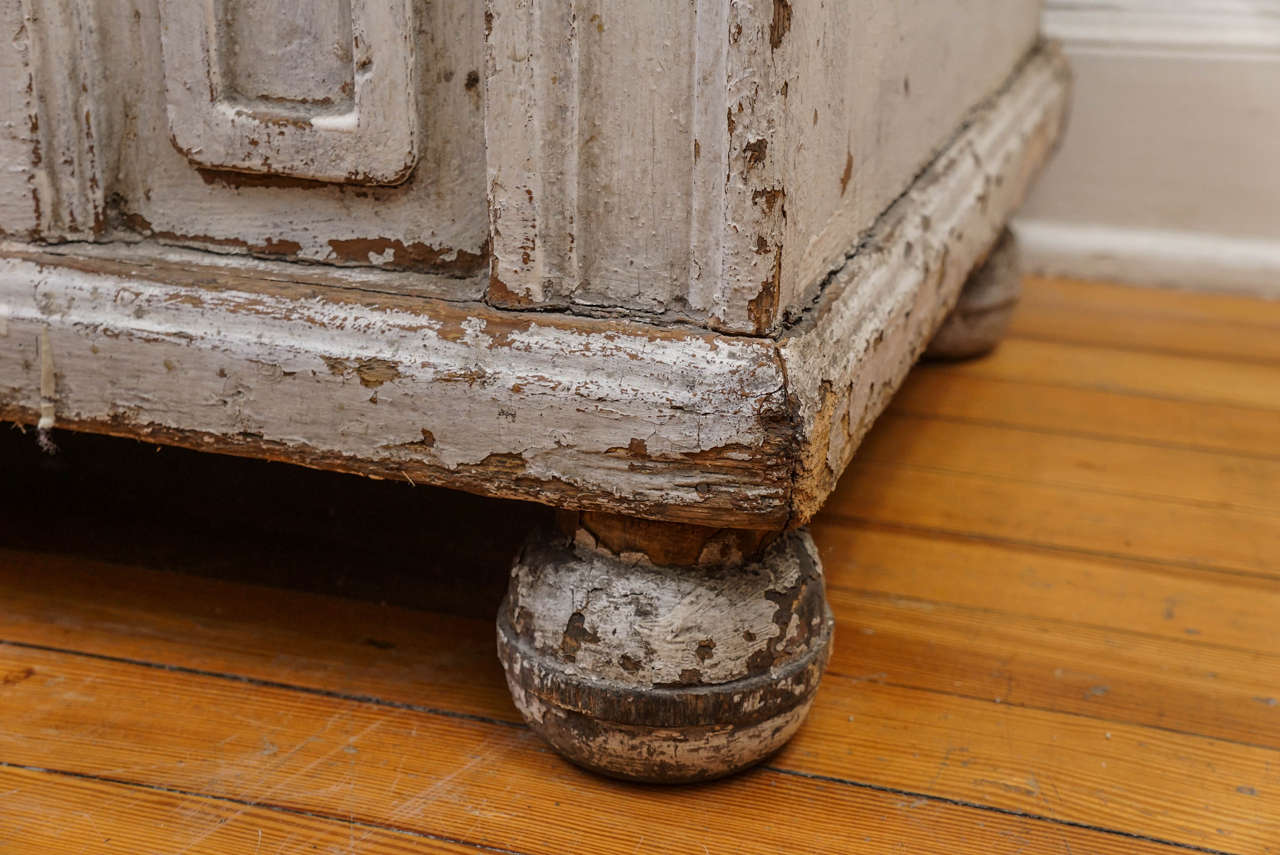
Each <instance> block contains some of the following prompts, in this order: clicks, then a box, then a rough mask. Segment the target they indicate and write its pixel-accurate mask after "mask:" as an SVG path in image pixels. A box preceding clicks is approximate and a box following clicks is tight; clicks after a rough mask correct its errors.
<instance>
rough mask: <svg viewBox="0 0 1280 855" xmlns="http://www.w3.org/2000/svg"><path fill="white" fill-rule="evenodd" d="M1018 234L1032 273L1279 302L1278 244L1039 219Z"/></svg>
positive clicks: (1017, 225) (1024, 223) (1021, 225)
mask: <svg viewBox="0 0 1280 855" xmlns="http://www.w3.org/2000/svg"><path fill="white" fill-rule="evenodd" d="M1014 230H1015V232H1016V233H1017V235H1018V239H1019V241H1020V243H1021V245H1022V258H1023V264H1024V265H1025V267H1026V269H1027V271H1028V272H1029V273H1038V274H1043V275H1049V276H1073V277H1077V278H1082V279H1106V280H1112V281H1116V282H1133V283H1137V284H1143V285H1157V286H1163V287H1168V288H1180V289H1186V290H1195V291H1220V292H1224V293H1238V294H1251V295H1255V296H1261V297H1269V298H1272V299H1280V240H1261V239H1251V238H1241V237H1235V236H1231V235H1220V234H1209V233H1205V232H1178V231H1164V230H1159V229H1135V228H1122V227H1118V226H1105V225H1089V224H1075V223H1060V222H1052V221H1046V220H1037V219H1023V220H1016V221H1015V222H1014Z"/></svg>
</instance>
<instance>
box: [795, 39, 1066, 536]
mask: <svg viewBox="0 0 1280 855" xmlns="http://www.w3.org/2000/svg"><path fill="white" fill-rule="evenodd" d="M1068 90H1069V78H1068V72H1067V68H1066V65H1065V63H1064V61H1063V60H1062V57H1061V54H1060V53H1059V52H1058V50H1057V48H1056V47H1053V46H1048V47H1045V48H1043V49H1042V50H1040V51H1038V52H1037V53H1036V54H1035V55H1033V56H1032V57H1031V58H1030V59H1029V60H1028V61H1027V62H1026V63H1024V64H1023V65H1022V67H1021V68H1020V69H1019V71H1018V73H1017V74H1016V75H1015V76H1014V78H1013V80H1012V81H1011V83H1010V84H1009V85H1008V86H1007V87H1006V88H1005V89H1004V90H1003V91H1002V92H1001V93H1000V95H999V96H998V97H997V98H996V100H995V101H994V102H993V103H992V104H990V105H989V106H987V107H986V108H984V109H983V110H981V111H980V112H979V113H978V114H977V115H975V116H974V117H973V119H972V121H971V122H970V124H969V126H968V127H967V128H966V129H965V130H964V132H963V133H961V134H960V136H959V137H958V138H957V139H956V140H955V141H954V142H953V143H952V144H951V145H950V146H949V147H948V148H947V150H946V151H945V152H944V153H943V154H942V155H941V156H940V157H939V158H938V159H937V160H936V161H935V162H934V163H933V164H931V165H930V167H929V169H928V170H926V171H925V172H924V173H923V174H922V175H921V176H920V178H919V179H917V180H916V182H915V183H914V184H913V185H912V187H911V189H910V190H909V191H908V192H907V193H906V194H905V195H903V196H902V197H901V198H900V199H899V200H898V201H897V202H896V203H895V204H894V205H893V206H892V207H891V208H890V209H889V210H888V211H887V212H886V213H885V214H884V215H883V217H881V219H880V222H879V223H878V224H877V226H876V228H875V230H874V231H873V233H872V235H871V237H870V238H869V240H868V241H867V242H866V243H864V244H863V245H861V246H859V247H858V248H857V249H856V251H855V252H853V253H852V254H851V255H850V257H849V258H848V261H847V263H846V264H845V265H844V266H843V267H842V268H841V269H840V270H839V271H838V272H837V273H836V275H835V276H834V278H833V279H832V281H831V282H830V283H829V284H828V285H827V287H826V289H825V290H824V292H823V295H822V298H821V301H820V302H819V304H818V306H817V307H816V308H815V309H814V310H813V311H812V312H811V313H810V314H809V315H808V316H807V317H806V318H805V319H804V320H803V321H802V322H801V323H800V324H799V325H797V326H796V327H795V328H793V329H791V330H789V331H788V332H787V333H786V334H785V335H783V336H782V337H781V339H780V340H779V347H780V350H781V353H782V357H783V361H784V362H785V364H786V366H787V369H786V370H787V377H788V380H789V385H788V389H789V392H790V393H791V394H792V395H794V396H795V397H794V400H795V401H796V403H797V405H798V412H797V421H798V432H799V437H798V438H799V442H800V447H801V448H802V449H803V452H802V458H801V460H800V461H799V464H798V468H797V473H796V483H795V490H794V493H793V495H792V505H793V508H794V513H795V518H796V520H798V521H804V520H807V519H808V518H809V517H811V516H812V515H813V514H814V513H815V512H816V511H817V510H818V508H819V507H821V504H822V502H823V500H824V499H825V498H826V497H827V494H828V493H830V492H831V490H832V488H833V487H834V486H835V482H836V479H837V478H839V476H840V473H841V472H843V471H844V467H845V466H846V465H847V464H848V462H849V459H850V458H851V457H852V456H853V453H854V451H855V450H856V448H857V446H858V443H859V442H860V441H861V439H862V437H863V436H864V435H865V434H866V432H867V430H869V429H870V427H871V424H872V422H873V421H874V420H875V418H876V416H878V415H879V414H880V411H881V410H883V409H884V407H885V405H886V404H887V403H888V401H889V398H890V397H891V396H892V395H893V393H894V391H896V390H897V388H898V386H899V385H901V383H902V380H903V378H904V377H905V376H906V374H907V371H908V370H910V368H911V366H912V365H913V364H914V363H915V361H916V359H917V358H918V357H919V356H920V354H921V353H922V352H923V350H924V348H925V346H926V345H927V344H928V341H929V338H930V337H931V336H932V335H933V334H934V332H935V331H936V330H937V328H938V327H939V326H940V325H941V323H942V321H943V319H944V318H945V317H946V315H947V313H948V312H949V311H950V310H951V308H952V307H953V306H954V305H955V302H956V299H957V297H958V296H959V293H960V289H961V287H962V285H963V284H964V282H965V279H966V278H967V277H968V276H969V274H970V272H971V271H972V270H973V269H974V267H975V266H976V264H977V263H978V262H980V261H981V260H982V259H983V258H984V257H985V256H986V254H987V252H988V251H989V249H990V248H991V247H992V246H993V245H994V244H995V242H996V240H997V238H998V237H999V235H1000V233H1001V231H1002V230H1003V229H1004V226H1005V223H1006V222H1007V220H1008V218H1009V215H1010V213H1011V212H1012V211H1013V210H1014V209H1015V208H1016V207H1017V205H1018V204H1019V203H1020V202H1021V201H1022V198H1023V196H1024V195H1025V194H1026V191H1027V188H1028V186H1029V184H1030V182H1031V180H1032V178H1033V177H1034V175H1035V173H1036V172H1037V170H1038V168H1039V167H1040V165H1041V164H1043V162H1044V161H1045V159H1046V158H1047V157H1048V155H1049V152H1050V149H1051V148H1052V146H1053V143H1054V141H1055V140H1056V139H1057V138H1058V136H1059V134H1060V132H1061V128H1062V123H1063V121H1064V120H1065V116H1066V106H1067V93H1068Z"/></svg>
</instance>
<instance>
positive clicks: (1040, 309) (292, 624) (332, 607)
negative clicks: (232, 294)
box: [0, 281, 1280, 855]
mask: <svg viewBox="0 0 1280 855" xmlns="http://www.w3.org/2000/svg"><path fill="white" fill-rule="evenodd" d="M1028 288H1029V292H1028V294H1027V297H1026V299H1025V301H1024V304H1023V306H1022V307H1021V309H1020V312H1019V315H1018V317H1017V320H1016V323H1015V329H1014V331H1013V333H1012V336H1011V338H1010V339H1009V340H1008V341H1007V342H1006V343H1005V344H1004V345H1003V346H1002V347H1001V348H1000V350H999V351H998V352H997V353H996V354H994V355H993V356H991V357H988V358H985V359H982V360H979V361H976V362H971V363H967V364H960V365H926V366H921V367H920V368H918V369H917V370H916V371H915V372H914V373H913V375H912V377H911V379H910V380H909V381H908V383H907V386H906V387H905V388H904V390H903V391H902V392H901V394H900V395H899V396H898V398H897V400H896V401H895V403H894V404H893V406H892V408H891V410H890V412H889V413H888V414H886V416H885V417H884V418H883V419H882V420H881V421H880V423H879V424H878V426H877V427H876V428H875V430H874V431H873V433H872V435H871V436H870V438H869V439H868V441H867V442H866V444H865V446H864V447H863V448H862V450H861V451H860V452H859V454H858V457H857V459H856V461H855V463H854V464H853V466H852V467H851V468H850V469H849V471H848V473H847V474H846V475H845V476H844V479H843V481H842V482H841V484H840V488H839V490H838V492H837V494H836V495H835V496H834V497H833V499H832V500H831V502H830V503H829V505H828V507H827V508H826V510H825V511H824V512H823V514H822V516H821V518H820V519H819V520H818V521H817V522H816V523H815V524H814V526H813V532H814V535H815V537H816V538H817V541H818V543H819V546H820V548H821V551H822V554H823V558H824V560H825V564H826V568H827V573H828V585H829V595H830V599H831V603H832V607H833V609H834V611H835V614H836V617H837V621H838V629H837V637H836V650H835V654H834V657H833V659H832V661H831V666H830V670H829V671H828V673H827V676H826V678H825V680H824V682H823V685H822V688H821V690H820V692H819V695H818V700H817V702H816V703H815V705H814V708H813V712H812V714H811V717H810V719H809V721H808V723H807V724H806V725H805V726H804V728H803V729H802V730H801V732H800V733H799V735H798V736H797V737H796V738H795V740H794V741H793V742H792V743H791V744H790V745H789V746H788V747H787V748H786V749H785V750H784V751H783V752H782V753H780V754H779V755H777V756H776V757H775V758H773V759H772V760H771V761H770V762H769V763H768V764H767V765H765V766H764V767H761V768H758V769H756V770H753V771H751V772H749V773H747V774H743V775H741V776H738V777H736V778H733V779H731V780H727V781H722V782H717V783H714V784H709V785H702V786H697V787H689V788H677V789H662V788H655V787H643V786H630V785H625V784H621V783H617V782H612V781H607V780H602V779H600V778H596V777H593V776H591V775H589V774H586V773H583V772H581V771H579V770H577V769H575V768H573V767H571V766H569V765H567V764H565V763H564V762H562V761H560V760H559V759H558V758H557V757H556V755H554V754H552V753H551V752H550V751H548V750H547V749H546V748H544V747H543V746H542V745H541V744H540V743H539V742H538V740H537V739H535V738H534V737H532V736H531V734H530V733H529V732H528V731H527V730H526V729H525V728H524V727H523V726H522V725H521V724H520V723H519V720H518V717H517V715H516V713H515V711H514V710H513V708H512V706H511V704H510V701H509V700H508V698H507V694H506V690H505V688H504V687H503V684H502V678H501V674H500V672H499V669H498V666H497V664H496V661H495V659H494V652H493V639H492V624H491V621H490V619H489V616H490V615H491V614H492V613H493V611H494V610H495V608H496V605H497V598H498V597H499V596H500V593H501V587H502V580H503V573H504V569H505V568H504V567H503V566H502V565H503V562H504V561H505V556H506V554H508V552H509V550H510V549H511V547H512V545H513V544H514V543H515V542H516V540H517V539H518V532H519V531H520V530H522V529H523V527H524V526H525V525H527V524H528V523H529V522H530V521H531V520H532V519H533V518H534V517H538V516H539V515H541V514H543V513H544V511H542V510H541V509H532V508H526V507H523V506H517V505H509V504H505V503H499V502H486V501H483V500H478V499H474V498H471V497H462V496H456V495H454V494H450V493H444V492H441V491H432V490H421V489H420V490H413V489H412V488H410V487H407V486H406V485H395V484H389V483H382V484H375V483H373V482H368V481H362V480H360V479H353V478H345V477H342V476H333V475H329V474H327V473H310V472H304V471H303V470H294V469H291V468H289V467H284V466H280V465H277V464H264V463H252V462H248V461H230V460H227V459H224V458H209V457H203V456H201V455H195V454H188V453H185V452H180V451H176V450H172V449H167V450H164V451H162V452H158V453H157V452H155V451H153V450H151V449H150V448H148V447H146V446H141V445H137V444H134V443H128V442H124V441H119V440H98V439H93V438H83V439H77V438H74V437H60V438H59V441H60V442H62V443H63V444H64V451H63V454H61V455H59V456H58V457H55V458H41V457H38V456H36V455H34V453H32V452H30V451H29V449H30V447H31V446H32V441H31V438H30V437H29V436H23V435H21V434H18V433H17V432H15V431H7V430H6V431H4V433H5V434H6V437H7V438H6V439H5V440H4V443H3V445H2V446H0V453H2V454H3V456H0V467H5V466H6V465H7V466H8V470H9V471H10V472H11V473H13V474H12V475H11V476H10V477H9V478H8V479H7V480H9V483H10V485H11V486H10V488H9V489H8V493H9V494H10V495H9V498H8V499H7V502H8V507H7V510H6V512H5V514H4V521H3V523H0V547H3V548H0V639H2V641H0V855H11V853H79V852H88V853H122V855H138V853H218V855H257V854H258V853H277V852H363V853H392V852H400V853H403V852H470V851H476V850H483V851H491V852H492V851H496V852H518V853H570V852H581V853H600V852H619V853H632V852H695V853H703V852H775V851H776V852H804V853H808V852H858V853H863V852H865V853H887V852H946V853H949V855H966V854H967V853H975V854H976V855H992V853H1039V852H1055V853H1077V854H1078V855H1083V853H1171V854H1172V853H1176V852H1179V851H1193V852H1211V853H1221V852H1229V853H1267V852H1280V303H1270V304H1268V303H1263V302H1255V301H1251V300H1247V299H1238V298H1229V297H1220V296H1192V295H1186V294H1178V293H1170V292H1161V291H1155V290H1141V289H1128V288H1122V287H1115V286H1107V285H1096V284H1084V283H1070V282H1061V281H1033V282H1030V283H1029V284H1028ZM10 464H11V465H10ZM387 602H390V603H393V604H387ZM431 609H434V611H432V610H431ZM446 612H447V613H446Z"/></svg>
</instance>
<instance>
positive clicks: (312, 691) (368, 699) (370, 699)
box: [0, 638, 526, 730]
mask: <svg viewBox="0 0 1280 855" xmlns="http://www.w3.org/2000/svg"><path fill="white" fill-rule="evenodd" d="M4 646H9V647H17V648H20V649H24V650H39V651H42V652H45V653H57V654H61V655H63V656H76V657H81V658H85V659H95V660H98V661H101V662H114V663H116V664H120V665H132V666H136V667H139V668H150V669H153V670H156V671H168V672H171V673H174V674H186V675H189V676H193V677H208V678H210V679H215V680H227V681H230V682H233V683H243V684H245V685H248V686H254V687H256V688H261V689H279V690H281V691H286V692H298V693H300V694H306V695H313V696H315V697H320V698H331V699H333V700H340V701H351V702H353V703H360V704H369V705H371V706H378V707H386V708H388V709H396V710H406V711H408V712H418V713H423V714H426V715H434V716H441V717H443V718H452V719H458V720H461V721H471V722H476V723H478V724H492V725H499V726H501V727H506V728H512V729H514V730H525V729H526V727H525V725H524V723H523V722H516V721H508V720H506V719H501V718H494V717H491V716H483V715H477V714H475V713H466V712H460V711H458V710H448V709H442V708H439V707H427V706H422V705H420V704H411V703H407V702H404V701H393V700H389V699H387V698H380V697H378V696H377V695H358V694H354V693H349V692H338V691H334V690H333V689H321V688H318V687H316V686H300V685H296V684H293V683H283V682H280V681H277V680H266V679H263V678H261V677H249V676H246V675H244V674H234V673H230V672H226V671H206V670H203V669H200V668H189V667H187V666H185V665H169V664H166V663H164V662H150V661H148V660H146V659H133V658H131V657H128V656H112V655H111V654H108V653H94V652H92V651H87V650H73V649H71V648H66V647H54V646H52V645H48V644H34V643H31V642H26V641H14V640H12V639H7V638H0V647H4Z"/></svg>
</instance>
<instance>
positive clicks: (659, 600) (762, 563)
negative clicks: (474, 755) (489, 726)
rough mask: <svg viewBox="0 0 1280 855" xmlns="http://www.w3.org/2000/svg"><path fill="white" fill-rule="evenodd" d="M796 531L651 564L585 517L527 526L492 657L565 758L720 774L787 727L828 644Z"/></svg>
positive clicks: (622, 770)
mask: <svg viewBox="0 0 1280 855" xmlns="http://www.w3.org/2000/svg"><path fill="white" fill-rule="evenodd" d="M833 630H834V620H833V618H832V616H831V611H830V609H829V608H827V604H826V598H825V595H824V592H823V579H822V571H821V567H820V564H819V562H818V556H817V551H816V549H815V548H814V545H813V541H812V539H811V538H810V537H809V535H808V533H807V532H791V533H788V534H785V535H783V536H781V537H779V538H778V539H776V540H775V541H773V542H772V543H771V544H770V545H769V546H768V547H766V548H765V549H763V550H762V551H761V552H760V553H759V554H758V555H756V556H754V557H751V558H748V559H745V560H743V559H739V560H737V561H731V562H730V563H728V564H724V565H717V564H712V565H688V566H663V565H657V564H654V563H652V562H651V561H649V559H648V558H647V557H646V556H645V555H643V554H641V553H622V554H618V553H615V552H613V551H611V550H608V549H605V548H603V547H602V546H600V545H599V544H598V543H597V542H596V541H595V540H594V538H592V537H591V535H590V534H589V533H587V532H586V531H585V530H582V529H579V530H578V532H577V536H576V538H575V539H573V540H572V541H570V540H569V539H568V538H565V537H563V536H559V537H557V536H552V535H543V534H535V535H534V536H533V537H532V538H531V539H530V541H529V543H528V544H526V546H525V548H524V550H523V551H522V552H521V554H520V557H519V558H518V559H517V561H516V564H515V566H514V568H513V569H512V571H511V583H510V587H509V588H508V591H507V598H506V600H505V601H504V602H503V605H502V607H501V609H500V611H499V617H498V656H499V658H500V659H501V661H502V663H503V665H504V667H505V669H506V674H507V683H508V686H509V687H510V688H511V691H512V696H513V698H514V699H515V701H516V705H517V707H518V708H519V709H520V711H521V713H522V714H523V715H524V716H525V718H526V720H527V721H528V722H529V724H530V725H531V726H532V727H533V728H534V730H535V731H537V732H538V733H539V734H541V735H542V736H543V737H545V738H546V739H548V741H550V742H551V743H552V745H554V746H555V747H556V748H557V749H558V750H560V751H561V752H562V753H564V754H566V755H567V756H568V757H569V758H570V759H572V760H574V761H575V762H578V763H580V764H582V765H584V766H587V767H588V768H592V769H596V770H598V771H602V772H605V773H606V774H611V775H617V776H619V777H625V778H633V779H639V780H647V781H661V782H673V781H682V780H701V779H706V778H713V777H718V776H720V775H724V774H728V773H730V772H733V771H736V770H738V769H741V768H743V767H745V766H748V765H750V764H751V763H754V762H757V761H759V760H760V759H762V758H763V757H764V756H766V755H768V754H769V753H771V752H772V751H774V750H775V749H777V748H778V747H780V746H781V745H782V744H783V743H785V742H786V740H787V739H788V738H790V736H791V734H792V733H793V732H794V731H795V729H796V727H798V726H799V724H800V722H801V721H802V720H803V718H804V715H805V712H806V711H807V710H808V706H809V701H810V700H811V698H812V697H813V694H814V692H815V691H817V688H818V682H819V680H820V679H821V676H822V671H823V669H824V667H825V665H826V661H827V657H828V655H829V654H830V650H831V639H832V634H833Z"/></svg>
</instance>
